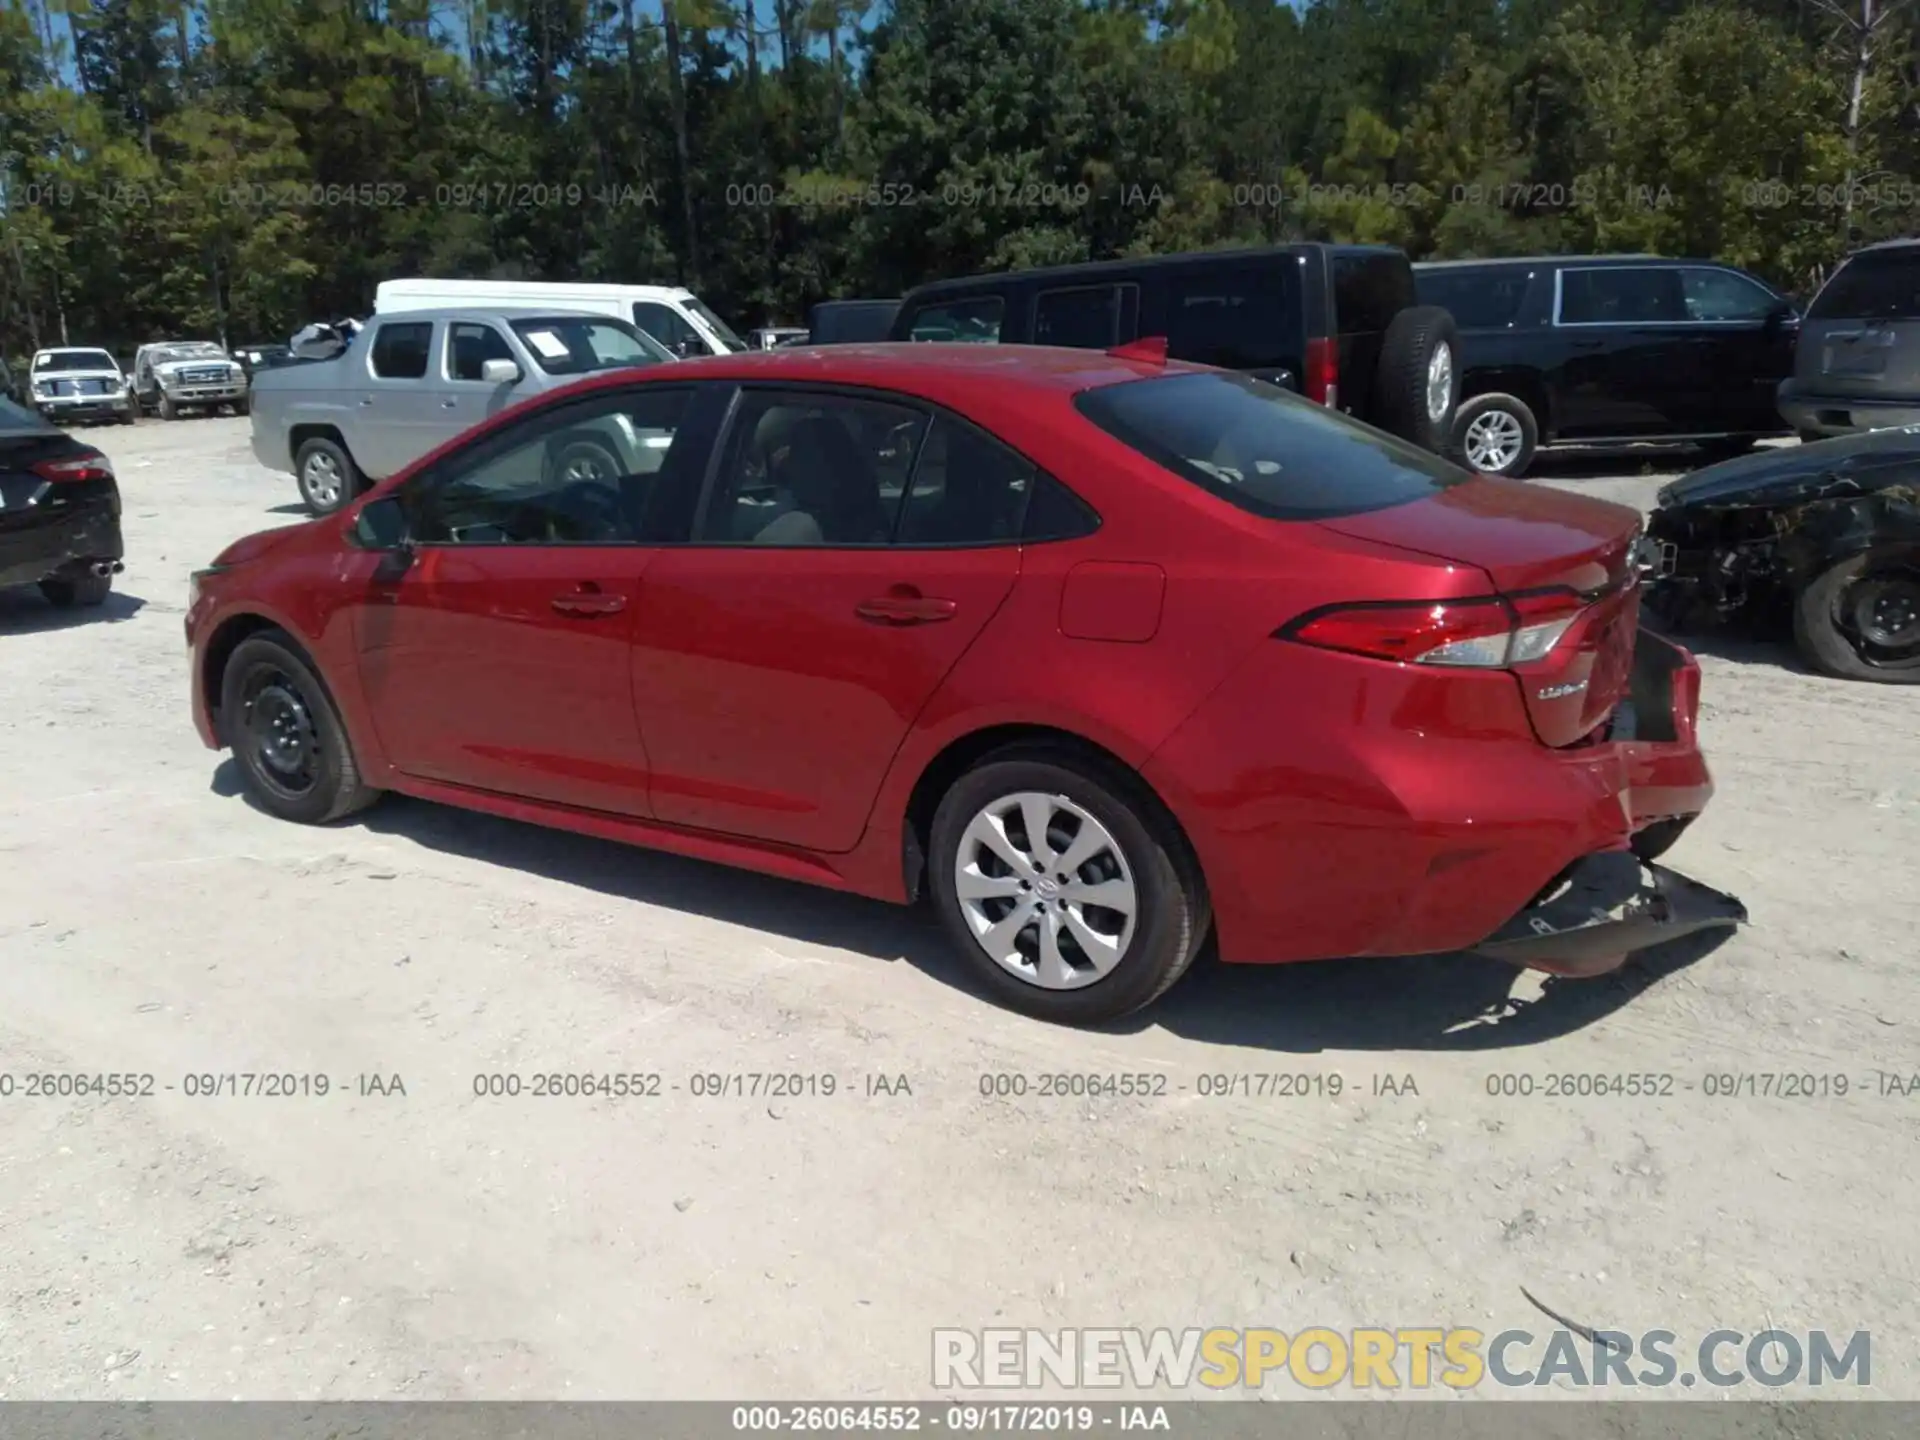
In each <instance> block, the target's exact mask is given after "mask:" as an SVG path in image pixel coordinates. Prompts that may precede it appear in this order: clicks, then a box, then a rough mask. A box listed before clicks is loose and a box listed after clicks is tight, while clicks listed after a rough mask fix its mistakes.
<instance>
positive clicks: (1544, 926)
mask: <svg viewBox="0 0 1920 1440" xmlns="http://www.w3.org/2000/svg"><path fill="white" fill-rule="evenodd" d="M1746 922H1747V907H1746V906H1744V905H1742V904H1741V903H1740V902H1739V901H1738V900H1736V899H1735V898H1734V897H1733V896H1731V895H1725V894H1722V893H1721V892H1720V891H1718V890H1714V889H1711V888H1709V887H1708V886H1705V885H1702V884H1700V883H1699V882H1698V881H1697V880H1690V879H1688V878H1687V877H1686V876H1684V875H1682V874H1680V873H1679V872H1678V871H1675V870H1669V869H1667V868H1666V867H1665V866H1662V865H1654V864H1651V863H1647V862H1643V861H1642V860H1641V859H1640V858H1639V857H1638V856H1637V855H1634V854H1633V853H1631V852H1630V851H1625V850H1618V851H1606V852H1604V853H1602V854H1598V855H1589V856H1587V857H1586V858H1585V859H1584V860H1581V861H1579V862H1577V863H1576V864H1574V865H1573V867H1572V868H1571V869H1569V870H1568V871H1567V872H1566V874H1565V875H1563V876H1562V877H1561V878H1560V879H1559V881H1557V882H1556V883H1555V885H1553V886H1552V887H1550V888H1549V890H1548V891H1547V892H1546V893H1545V894H1544V895H1543V896H1542V897H1541V898H1540V899H1538V900H1536V901H1535V902H1534V903H1533V904H1531V905H1529V906H1528V907H1527V908H1526V909H1524V910H1522V911H1521V912H1520V913H1519V914H1518V915H1516V916H1514V917H1513V919H1511V920H1509V921H1508V922H1507V923H1506V924H1505V925H1503V926H1502V927H1501V928H1500V929H1499V930H1498V931H1497V932H1495V933H1494V934H1493V935H1492V936H1491V937H1489V938H1488V939H1486V940H1484V941H1482V942H1481V943H1480V944H1479V945H1476V946H1474V947H1473V949H1474V953H1475V954H1479V955H1485V956H1488V957H1489V958H1491V959H1495V960H1505V961H1508V962H1510V963H1512V964H1515V965H1521V966H1525V967H1526V968H1528V969H1530V970H1544V971H1546V972H1547V973H1548V974H1551V975H1564V976H1570V977H1575V978H1580V979H1585V978H1589V977H1591V976H1595V975H1605V974H1607V973H1608V972H1610V971H1613V970H1617V969H1619V968H1620V967H1621V966H1622V965H1623V964H1625V963H1626V961H1627V957H1628V956H1630V955H1632V954H1633V953H1634V952H1635V951H1638V950H1645V949H1647V948H1648V947H1649V946H1653V945H1660V944H1664V943H1665V942H1666V941H1669V940H1678V939H1680V938H1681V937H1682V936H1685V935H1695V934H1698V933H1700V932H1701V931H1705V930H1716V929H1732V928H1734V927H1736V926H1740V925H1744V924H1746Z"/></svg>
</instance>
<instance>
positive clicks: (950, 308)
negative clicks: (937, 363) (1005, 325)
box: [907, 295, 1007, 345]
mask: <svg viewBox="0 0 1920 1440" xmlns="http://www.w3.org/2000/svg"><path fill="white" fill-rule="evenodd" d="M1006 310H1007V305H1006V301H1004V300H1002V299H1001V298H1000V297H999V296H998V295H983V296H981V297H980V298H979V299H976V300H949V301H946V302H944V303H939V302H936V303H935V304H932V305H927V306H923V307H922V308H920V309H919V310H916V311H915V312H914V315H913V327H912V328H911V329H910V330H909V331H908V332H907V338H908V339H909V340H944V341H959V342H961V343H963V344H974V345H997V344H998V343H999V342H1000V324H1001V320H1002V318H1003V317H1004V316H1005V314H1006Z"/></svg>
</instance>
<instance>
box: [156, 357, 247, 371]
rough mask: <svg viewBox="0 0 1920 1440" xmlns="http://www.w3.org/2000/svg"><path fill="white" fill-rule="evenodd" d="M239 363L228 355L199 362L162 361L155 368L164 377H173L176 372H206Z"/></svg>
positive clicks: (207, 358) (206, 358) (199, 360)
mask: <svg viewBox="0 0 1920 1440" xmlns="http://www.w3.org/2000/svg"><path fill="white" fill-rule="evenodd" d="M238 364H239V362H238V361H237V360H234V359H233V358H232V357H231V356H227V355H208V356H206V357H205V358H204V359H198V360H162V361H160V362H159V363H158V364H156V365H155V366H154V367H153V368H154V369H155V370H156V371H157V372H158V373H160V374H162V375H171V374H172V373H173V372H174V371H176V370H204V369H206V368H207V367H209V366H212V365H238Z"/></svg>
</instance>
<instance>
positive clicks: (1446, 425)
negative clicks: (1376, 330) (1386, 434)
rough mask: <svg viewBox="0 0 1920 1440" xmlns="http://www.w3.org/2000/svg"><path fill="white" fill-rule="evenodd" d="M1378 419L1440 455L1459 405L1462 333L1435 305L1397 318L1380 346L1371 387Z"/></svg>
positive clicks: (1419, 307)
mask: <svg viewBox="0 0 1920 1440" xmlns="http://www.w3.org/2000/svg"><path fill="white" fill-rule="evenodd" d="M1373 386H1374V389H1373V395H1374V403H1373V410H1374V420H1373V423H1374V424H1376V425H1378V426H1379V427H1380V428H1381V429H1382V430H1387V431H1391V432H1392V433H1393V434H1395V435H1398V436H1400V437H1401V438H1402V439H1405V440H1411V441H1412V442H1413V443H1414V444H1416V445H1419V446H1421V447H1423V448H1424V449H1427V450H1431V451H1434V452H1435V453H1436V454H1438V453H1439V452H1440V451H1441V450H1442V449H1444V447H1445V446H1446V443H1447V438H1448V436H1449V435H1450V434H1451V433H1452V429H1453V412H1454V407H1455V406H1457V405H1458V404H1459V403H1460V334H1459V331H1458V329H1457V328H1456V327H1455V325H1454V323H1453V316H1452V315H1450V314H1448V313H1447V312H1446V311H1445V310H1442V309H1441V308H1440V307H1439V306H1437V305H1414V306H1410V307H1409V308H1407V309H1405V310H1402V311H1401V312H1400V313H1399V314H1398V315H1396V316H1394V317H1393V323H1392V324H1390V325H1389V326H1387V333H1386V338H1385V339H1384V340H1382V341H1381V343H1380V362H1379V368H1378V369H1377V370H1376V372H1375V375H1374V382H1373Z"/></svg>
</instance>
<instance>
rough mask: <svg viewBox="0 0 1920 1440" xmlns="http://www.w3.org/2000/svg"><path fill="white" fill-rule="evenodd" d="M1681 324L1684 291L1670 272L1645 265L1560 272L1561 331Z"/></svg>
mask: <svg viewBox="0 0 1920 1440" xmlns="http://www.w3.org/2000/svg"><path fill="white" fill-rule="evenodd" d="M1686 318H1687V296H1686V290H1685V288H1684V287H1683V286H1682V285H1681V283H1680V272H1679V271H1678V270H1676V269H1667V268H1664V267H1661V266H1655V265H1646V266H1635V267H1626V266H1622V267H1618V268H1615V269H1611V270H1565V271H1562V272H1561V275H1560V323H1561V324H1562V325H1660V324H1667V323H1669V322H1673V321H1684V320H1685V319H1686Z"/></svg>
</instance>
